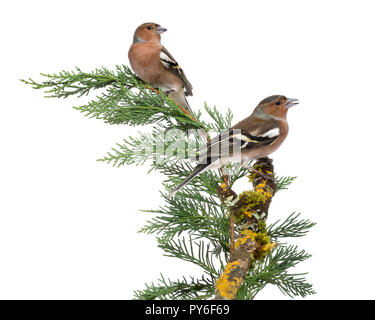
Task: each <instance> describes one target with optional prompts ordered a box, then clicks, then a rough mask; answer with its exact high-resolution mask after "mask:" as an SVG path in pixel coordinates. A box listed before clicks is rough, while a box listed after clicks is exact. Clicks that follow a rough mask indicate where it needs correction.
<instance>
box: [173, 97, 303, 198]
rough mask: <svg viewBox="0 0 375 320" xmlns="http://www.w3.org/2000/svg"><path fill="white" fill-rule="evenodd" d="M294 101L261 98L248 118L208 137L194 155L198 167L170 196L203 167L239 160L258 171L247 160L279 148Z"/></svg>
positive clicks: (266, 154) (211, 167) (217, 165)
mask: <svg viewBox="0 0 375 320" xmlns="http://www.w3.org/2000/svg"><path fill="white" fill-rule="evenodd" d="M296 104H298V100H297V99H292V98H286V97H285V96H282V95H273V96H270V97H267V98H265V99H263V100H262V101H261V102H260V103H259V104H258V106H257V107H256V108H255V109H254V111H253V113H252V114H251V115H250V116H249V117H247V118H245V119H244V120H242V121H240V122H239V123H237V124H236V125H235V126H233V127H232V128H230V129H228V130H227V131H224V132H222V133H221V134H219V135H218V136H216V137H215V138H213V139H212V140H210V141H209V142H208V143H207V144H206V145H205V146H203V147H202V148H201V149H200V150H199V151H198V153H197V156H196V157H195V160H197V161H198V164H197V166H196V167H195V168H194V170H193V171H192V172H191V173H190V175H189V176H188V177H186V178H185V180H184V181H182V182H181V183H180V184H179V185H178V186H177V187H176V188H175V189H174V190H173V191H172V192H171V193H170V194H169V197H173V196H174V195H175V194H176V192H177V191H178V190H180V189H181V188H182V187H183V186H184V185H186V184H187V183H188V182H189V181H191V180H192V179H194V177H196V176H197V175H199V174H201V173H202V172H204V171H205V170H207V169H216V168H219V167H222V166H224V165H226V164H227V163H228V162H241V164H242V166H243V167H245V168H247V169H249V170H250V171H253V172H256V173H259V172H257V171H256V170H254V169H252V168H250V167H248V165H247V164H248V162H249V161H250V160H255V159H260V158H265V157H267V156H268V155H270V154H271V153H273V152H274V151H276V150H277V149H278V148H279V147H280V145H281V144H282V143H283V142H284V140H285V138H286V137H287V135H288V131H289V126H288V122H287V119H286V116H287V113H288V110H289V108H290V107H292V106H294V105H296ZM259 174H261V173H259ZM266 178H267V177H266Z"/></svg>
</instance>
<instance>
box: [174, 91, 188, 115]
mask: <svg viewBox="0 0 375 320" xmlns="http://www.w3.org/2000/svg"><path fill="white" fill-rule="evenodd" d="M169 97H170V98H171V99H173V100H174V101H175V102H176V103H177V104H178V105H180V106H181V107H182V108H184V109H185V110H186V111H187V112H189V113H190V115H192V113H193V111H192V110H191V108H190V105H189V102H188V101H187V99H186V96H185V90H184V89H183V88H182V89H180V90H179V91H174V92H171V93H170V94H169Z"/></svg>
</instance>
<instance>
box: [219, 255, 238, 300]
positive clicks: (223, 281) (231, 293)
mask: <svg viewBox="0 0 375 320" xmlns="http://www.w3.org/2000/svg"><path fill="white" fill-rule="evenodd" d="M239 264H240V262H239V261H233V262H228V264H227V265H226V267H225V270H224V272H223V274H222V275H221V276H220V278H219V279H218V280H217V281H216V291H218V292H219V293H220V295H221V296H222V297H223V298H225V299H228V300H233V299H234V298H235V296H236V294H237V291H238V288H239V287H240V285H241V283H242V279H241V278H239V277H232V279H231V280H230V279H229V275H230V274H231V272H233V270H234V269H235V268H237V266H238V265H239Z"/></svg>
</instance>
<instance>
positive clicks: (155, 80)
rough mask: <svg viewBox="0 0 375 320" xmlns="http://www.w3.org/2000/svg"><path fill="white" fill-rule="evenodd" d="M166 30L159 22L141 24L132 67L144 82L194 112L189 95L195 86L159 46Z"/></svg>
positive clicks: (135, 40) (135, 36) (133, 47)
mask: <svg viewBox="0 0 375 320" xmlns="http://www.w3.org/2000/svg"><path fill="white" fill-rule="evenodd" d="M165 31H167V29H165V28H163V27H161V26H160V25H158V24H156V23H152V22H149V23H144V24H141V25H140V26H139V27H138V28H137V29H136V30H135V32H134V36H133V44H132V45H131V46H130V49H129V53H128V56H129V61H130V65H131V67H132V69H133V71H134V72H135V73H136V74H137V75H138V76H139V77H140V78H141V79H142V80H143V81H145V82H147V83H150V84H151V85H152V86H155V87H157V88H159V89H161V90H163V91H164V92H165V94H167V95H168V96H169V97H170V98H172V99H173V100H174V101H175V102H176V103H177V104H178V105H179V106H180V107H183V108H185V110H187V111H188V112H189V113H191V109H190V106H189V104H188V102H187V100H186V96H192V95H193V91H192V90H193V87H192V85H191V84H190V82H189V81H188V80H187V78H186V76H185V73H184V71H183V70H182V69H181V67H180V66H179V65H178V63H177V61H176V60H175V59H174V58H173V56H172V55H171V54H170V53H169V52H168V50H167V49H165V48H164V47H163V46H162V44H161V43H160V35H161V34H162V33H163V32H165Z"/></svg>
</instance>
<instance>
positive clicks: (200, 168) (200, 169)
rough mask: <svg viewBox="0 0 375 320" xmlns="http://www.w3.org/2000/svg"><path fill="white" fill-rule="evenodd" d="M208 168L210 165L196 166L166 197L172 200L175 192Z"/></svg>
mask: <svg viewBox="0 0 375 320" xmlns="http://www.w3.org/2000/svg"><path fill="white" fill-rule="evenodd" d="M209 166H210V163H206V164H198V165H197V166H196V167H195V168H194V170H193V171H192V172H191V173H190V175H189V176H188V177H187V178H186V179H185V180H184V181H182V182H181V183H180V184H179V185H178V186H177V187H176V188H174V189H173V190H172V191H171V193H170V194H169V195H168V199H170V198H173V197H174V196H175V194H176V192H177V191H179V190H180V189H181V188H182V187H183V186H184V185H185V184H187V183H189V182H190V181H191V180H193V179H194V178H195V177H196V176H197V175H199V174H200V173H202V172H203V171H204V170H206V169H208V167H209Z"/></svg>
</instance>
